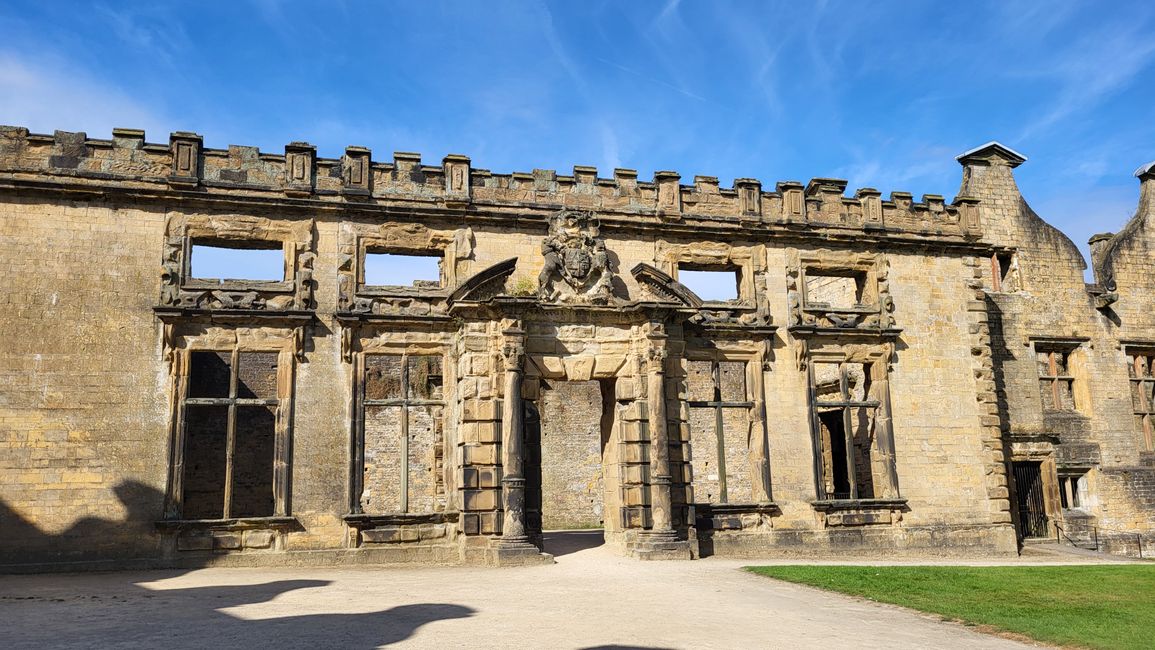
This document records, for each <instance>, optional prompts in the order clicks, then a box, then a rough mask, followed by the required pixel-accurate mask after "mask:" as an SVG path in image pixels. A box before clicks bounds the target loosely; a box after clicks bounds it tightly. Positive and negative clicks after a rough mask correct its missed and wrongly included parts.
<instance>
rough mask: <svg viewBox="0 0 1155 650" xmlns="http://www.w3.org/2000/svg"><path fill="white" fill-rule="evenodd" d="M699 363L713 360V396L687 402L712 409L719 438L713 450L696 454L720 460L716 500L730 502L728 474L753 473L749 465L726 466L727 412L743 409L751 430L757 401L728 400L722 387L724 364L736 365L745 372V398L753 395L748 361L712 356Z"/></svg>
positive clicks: (743, 375)
mask: <svg viewBox="0 0 1155 650" xmlns="http://www.w3.org/2000/svg"><path fill="white" fill-rule="evenodd" d="M690 363H695V362H694V361H690ZM696 363H709V370H710V384H711V386H710V388H711V395H710V398H709V399H705V400H700V399H699V400H696V399H692V398H691V399H689V400H687V403H688V404H689V406H690V408H691V409H708V410H709V411H712V414H713V421H712V423H711V424H712V429H713V431H712V433H713V436H714V439H715V447H714V448H713V449H695V450H694V453H695V454H699V453H704V454H709V455H710V456H711V457H712V458H713V459H715V462H716V465H715V470H716V472H717V475H718V496H717V499H716V500H714V501H713V502H714V503H719V504H724V503H730V491H731V490H730V487H731V486H729V485H728V481H727V474H728V473H729V474H731V475H736V476H740V477H746V476H748V475H749V473H750V472H749V468H748V467H742V468H729V470H728V469H727V467H726V433H727V432H728V431H729V428H728V427H727V425H726V414H727V412H739V411H740V412H742V413H745V414H746V416H747V418H746V427H745V429H746V431H747V433H748V430H749V414H750V411H751V409H753V408H754V402H752V401H749V399H742V400H734V399H724V397H725V395H724V393H725V391H724V390H723V386H722V382H723V378H722V374H723V364H726V365H729V366H732V368H733V369H734V371H737V370H741V372H740V373H739V376H740V377H741V378H742V384H741V386H742V389H741V392H742V397H743V398H748V395H749V394H748V391H747V389H746V386H745V376H746V372H745V365H746V364H745V363H744V362H740V361H738V362H734V361H731V362H720V361H718V360H717V359H712V360H710V361H706V362H703V361H698V362H696ZM730 397H735V396H734V395H731V396H730ZM730 432H731V433H733V432H732V431H730ZM691 435H693V432H692V433H691ZM700 439H701V438H699V440H700ZM692 442H696V441H692ZM743 458H745V454H743ZM694 496H695V500H697V499H698V498H700V495H694ZM745 496H746V498H745V499H741V500H739V502H742V503H744V502H748V501H750V497H751V495H750V494H747V495H745Z"/></svg>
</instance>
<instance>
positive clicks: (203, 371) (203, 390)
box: [182, 351, 279, 519]
mask: <svg viewBox="0 0 1155 650" xmlns="http://www.w3.org/2000/svg"><path fill="white" fill-rule="evenodd" d="M278 356H279V355H278V354H277V353H276V352H239V353H238V352H235V351H234V352H211V351H194V352H192V353H191V354H190V355H189V362H190V368H189V384H188V394H187V397H186V398H185V406H184V411H185V423H184V426H185V443H184V444H185V449H184V459H185V460H184V465H185V471H184V476H183V498H182V501H183V504H184V509H183V517H184V518H185V519H229V518H235V517H268V516H272V515H273V514H274V508H275V503H274V501H275V499H274V494H273V478H274V477H273V459H274V453H275V448H276V420H277V417H276V415H277V407H278V403H279V402H278V399H277V374H278V373H277V365H278Z"/></svg>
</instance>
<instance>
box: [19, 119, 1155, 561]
mask: <svg viewBox="0 0 1155 650" xmlns="http://www.w3.org/2000/svg"><path fill="white" fill-rule="evenodd" d="M1023 160H1024V159H1023V158H1022V157H1021V156H1019V155H1018V154H1016V153H1015V152H1013V151H1011V150H1009V149H1007V148H1005V147H1002V146H1001V145H998V144H994V143H992V144H990V145H986V146H984V147H980V148H979V149H976V150H973V151H971V152H968V153H967V154H964V155H963V156H960V158H959V161H960V162H961V163H962V165H963V183H962V189H961V191H960V193H959V196H958V198H956V199H955V200H954V201H953V202H952V203H949V204H948V203H946V201H944V199H943V198H942V197H940V196H932V195H927V196H924V197H923V198H922V201H920V202H915V201H913V199H912V197H911V195H910V194H907V193H902V192H893V193H891V195H890V196H889V198H886V199H884V198H883V197H882V195H881V193H880V192H878V191H877V190H874V189H870V188H864V189H860V190H857V191H856V192H855V193H854V195H853V197H848V196H847V195H846V183H845V181H840V180H836V179H814V180H811V181H810V182H809V183H807V184H805V185H803V184H801V183H796V182H781V183H778V184H777V185H776V186H775V187H774V188H773V189H771V188H764V187H763V186H762V185H761V183H760V182H759V181H756V180H751V179H738V180H737V181H735V183H734V187H733V188H721V187H719V185H718V181H717V179H716V178H712V177H705V176H699V177H696V178H695V179H694V183H693V184H692V185H689V186H687V185H683V184H682V183H681V179H680V177H679V175H678V174H676V173H674V172H658V173H657V174H655V175H654V178H653V180H652V181H650V182H645V181H639V180H638V178H637V174H636V173H635V172H633V171H631V170H625V169H616V170H614V173H613V177H612V178H608V179H607V178H599V177H598V175H597V170H595V169H593V168H589V167H575V168H574V170H573V173H572V174H571V175H559V174H557V173H556V172H554V171H550V170H535V171H533V172H532V173H513V174H495V173H491V172H489V171H487V170H481V169H474V168H472V166H471V161H470V160H469V159H468V158H466V157H464V156H447V157H446V158H445V159H444V160H443V161H442V164H441V165H439V166H428V165H423V164H422V163H421V160H420V157H419V156H417V155H415V154H408V153H397V154H395V155H394V158H393V161H392V162H388V163H383V162H375V161H373V160H372V156H371V152H370V151H369V150H367V149H364V148H360V147H350V148H348V149H347V150H346V152H345V155H344V157H342V158H341V159H339V160H333V159H324V158H318V157H317V156H316V153H315V149H314V148H313V147H312V146H310V145H307V144H304V143H292V144H290V145H288V146H286V148H285V151H284V153H283V154H275V155H273V154H264V153H260V152H259V151H257V150H256V149H254V148H250V147H230V148H229V149H228V150H227V151H223V150H212V149H205V148H204V147H203V146H202V140H201V138H200V136H198V135H196V134H192V133H174V134H173V135H172V136H171V138H170V142H169V143H168V144H167V145H157V144H149V143H146V142H145V139H144V133H143V132H140V131H132V130H126V129H118V130H115V131H114V133H113V137H112V139H109V140H99V139H90V138H88V137H87V136H86V135H85V134H82V133H64V132H57V133H56V134H55V135H52V136H47V135H37V134H30V133H28V131H27V130H26V129H21V128H13V127H0V263H2V264H3V267H4V268H5V269H6V271H7V272H6V273H5V275H4V280H3V282H4V291H2V292H0V303H2V305H3V311H2V312H0V324H2V327H3V330H2V332H0V334H2V336H0V377H2V379H3V388H2V390H0V565H3V567H5V569H6V570H18V569H21V568H24V569H28V568H35V567H43V566H48V565H51V566H72V567H81V566H107V565H108V564H104V563H105V562H108V563H112V564H127V563H135V564H139V565H142V566H160V565H173V566H191V565H201V564H206V563H214V564H252V563H261V562H269V561H276V562H286V561H287V562H300V563H310V562H326V563H356V562H393V561H397V562H402V561H405V562H410V561H421V562H441V563H456V562H474V563H491V564H516V563H526V562H537V561H542V560H543V559H548V556H546V555H543V554H541V553H540V552H539V551H540V545H541V540H542V536H541V532H542V529H543V527H544V528H550V527H552V526H559V525H560V526H580V527H585V526H596V525H601V526H602V527H603V528H604V530H605V536H606V540H607V542H608V543H610V544H611V545H613V546H614V547H616V548H617V549H619V550H620V551H621V552H622V553H625V554H629V555H632V556H636V557H639V558H687V559H688V558H692V557H696V556H699V555H701V554H725V555H769V554H799V555H802V554H805V555H827V554H831V553H838V554H839V555H846V554H877V553H898V554H941V553H947V554H962V553H977V554H991V553H995V554H997V553H1013V552H1014V551H1015V548H1016V538H1017V537H1018V538H1022V537H1024V536H1027V537H1029V536H1040V535H1046V536H1054V535H1056V534H1058V535H1064V534H1066V535H1069V536H1071V537H1080V536H1084V537H1085V536H1086V535H1088V534H1097V535H1098V536H1099V537H1100V538H1101V539H1103V540H1105V542H1104V543H1105V545H1107V546H1111V547H1112V548H1113V549H1115V550H1118V551H1119V552H1128V553H1134V552H1135V551H1134V550H1129V549H1131V548H1132V541H1131V540H1143V541H1146V542H1148V543H1151V542H1155V539H1152V535H1153V534H1155V454H1153V453H1152V444H1153V437H1155V432H1152V429H1151V427H1152V426H1155V421H1153V419H1155V407H1153V406H1152V404H1153V403H1155V392H1153V390H1155V389H1153V388H1152V387H1153V386H1155V380H1151V375H1152V374H1155V371H1153V370H1152V366H1153V363H1155V315H1153V314H1152V310H1151V298H1150V296H1151V295H1152V291H1153V290H1155V266H1153V264H1155V262H1153V261H1152V260H1153V258H1152V254H1151V253H1152V248H1155V224H1151V223H1150V221H1151V220H1152V219H1155V217H1153V216H1152V215H1153V214H1155V169H1153V168H1152V167H1151V166H1148V167H1145V168H1143V169H1141V170H1140V172H1139V174H1138V176H1139V177H1140V179H1141V182H1142V193H1141V194H1142V198H1141V205H1140V209H1139V211H1138V212H1137V214H1136V216H1135V217H1134V219H1133V220H1132V221H1131V222H1130V223H1128V224H1127V225H1126V227H1125V228H1123V230H1121V231H1120V233H1119V234H1118V235H1110V236H1103V237H1099V238H1096V239H1095V240H1094V243H1093V244H1092V246H1093V251H1094V260H1093V263H1094V270H1095V274H1096V279H1097V281H1096V284H1093V285H1088V284H1086V283H1085V282H1084V279H1083V268H1084V263H1083V260H1082V258H1081V256H1080V254H1079V253H1078V251H1077V249H1076V248H1075V247H1074V246H1073V245H1072V244H1071V242H1070V241H1069V240H1068V239H1067V238H1066V237H1064V236H1063V235H1062V234H1061V233H1059V232H1058V231H1057V230H1055V229H1053V228H1052V227H1050V226H1048V225H1047V224H1046V223H1044V222H1043V221H1042V220H1041V219H1040V218H1039V217H1038V216H1036V215H1035V214H1034V213H1033V212H1032V211H1031V210H1030V208H1029V207H1028V206H1027V204H1026V202H1025V201H1024V200H1023V199H1022V197H1021V196H1020V195H1019V192H1018V190H1017V188H1016V186H1015V183H1014V179H1013V176H1012V173H1011V170H1012V169H1013V168H1014V167H1015V166H1017V165H1018V164H1020V163H1021V162H1023ZM197 246H218V247H227V248H234V249H237V248H240V249H252V250H279V251H281V253H282V255H283V259H284V276H283V278H280V279H275V280H259V281H258V280H221V279H212V278H202V277H197V276H196V274H195V273H194V271H193V267H192V263H191V259H192V250H193V249H194V248H196V247H197ZM376 254H392V255H419V256H427V257H428V256H432V257H435V258H436V259H437V260H438V263H439V268H440V278H439V279H436V280H435V281H418V282H414V283H413V284H411V285H408V286H396V285H389V284H385V285H379V284H373V283H371V282H369V281H368V280H369V278H368V276H367V274H366V266H367V258H368V257H369V256H371V255H376ZM680 271H713V272H717V273H726V274H730V275H731V276H732V277H733V281H734V286H735V287H736V291H737V297H736V298H735V299H733V300H728V301H723V302H710V301H704V300H703V299H702V298H700V297H699V296H698V295H696V294H695V293H694V292H693V291H691V290H689V289H688V288H686V287H685V286H683V285H682V284H680V283H679V282H678V281H677V278H678V276H679V272H680ZM1096 527H1097V528H1096ZM1088 531H1090V532H1088ZM1016 532H1017V535H1016ZM1143 536H1146V538H1145V539H1144V537H1143ZM546 550H547V551H548V549H546Z"/></svg>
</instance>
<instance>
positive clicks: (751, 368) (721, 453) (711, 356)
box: [684, 349, 762, 505]
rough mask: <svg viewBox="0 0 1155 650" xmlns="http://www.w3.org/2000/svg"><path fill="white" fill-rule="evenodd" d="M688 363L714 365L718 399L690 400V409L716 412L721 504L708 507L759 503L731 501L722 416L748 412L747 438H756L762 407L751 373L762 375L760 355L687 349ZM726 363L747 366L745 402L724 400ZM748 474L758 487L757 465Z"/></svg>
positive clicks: (715, 430) (715, 450) (717, 460)
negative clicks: (758, 410)
mask: <svg viewBox="0 0 1155 650" xmlns="http://www.w3.org/2000/svg"><path fill="white" fill-rule="evenodd" d="M684 360H685V361H709V362H710V364H711V373H712V376H713V384H714V397H715V398H714V399H711V400H706V401H701V400H690V399H688V398H687V399H686V405H687V406H688V407H690V408H704V407H708V408H711V409H712V410H713V411H714V435H715V437H716V439H717V446H716V448H715V449H713V450H711V453H712V457H713V458H714V460H715V461H716V462H717V463H718V472H719V474H718V479H719V480H718V491H719V501H718V502H717V503H710V504H708V505H744V504H753V503H755V502H756V500H755V499H754V498H753V495H751V496H750V498H748V499H741V500H731V499H730V498H729V491H728V490H727V486H726V477H725V466H726V465H725V457H726V451H725V447H724V446H723V445H725V437H724V435H723V427H722V417H723V414H722V411H723V409H727V408H729V409H745V410H746V414H747V418H748V419H747V431H746V435H747V438H749V436H750V435H752V433H751V431H750V427H752V426H754V424H755V417H754V416H755V412H754V409H755V408H757V407H758V405H759V404H758V400H757V396H756V395H753V394H752V393H753V391H754V389H755V386H754V382H751V381H750V379H751V372H761V367H762V362H761V360H760V359H759V358H758V357H757V356H756V355H733V354H727V353H725V352H722V351H711V350H693V349H687V350H686V353H685V356H684ZM724 361H729V362H737V363H742V364H743V366H744V368H743V370H744V373H743V375H744V376H743V387H744V389H745V393H746V400H745V401H742V402H728V401H725V400H722V399H721V384H720V376H719V372H720V364H721V363H722V362H724ZM758 433H759V432H757V431H755V432H753V434H758ZM692 438H693V432H691V444H693V439H692ZM750 442H751V441H749V440H747V449H746V453H747V456H748V455H749V447H750ZM700 451H702V450H698V449H694V450H693V451H692V453H695V454H696V453H699V452H700ZM747 472H749V474H750V483H751V485H755V484H757V482H758V481H759V478H760V477H758V476H757V472H756V468H755V467H753V466H750V467H747ZM691 485H692V484H691ZM697 496H698V495H697V494H695V495H694V497H695V498H694V501H695V504H698V501H697Z"/></svg>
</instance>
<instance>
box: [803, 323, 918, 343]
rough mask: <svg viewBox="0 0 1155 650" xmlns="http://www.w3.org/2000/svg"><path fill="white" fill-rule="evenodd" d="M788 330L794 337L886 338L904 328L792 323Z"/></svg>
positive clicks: (896, 336) (899, 332) (891, 337)
mask: <svg viewBox="0 0 1155 650" xmlns="http://www.w3.org/2000/svg"><path fill="white" fill-rule="evenodd" d="M786 331H787V332H790V335H791V336H793V337H794V338H808V337H811V336H816V337H838V336H843V337H851V336H857V337H872V338H880V339H884V340H889V339H896V338H898V335H899V334H902V329H901V328H898V327H888V328H885V329H883V328H878V327H816V326H814V325H791V326H790V327H787V328H786Z"/></svg>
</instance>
